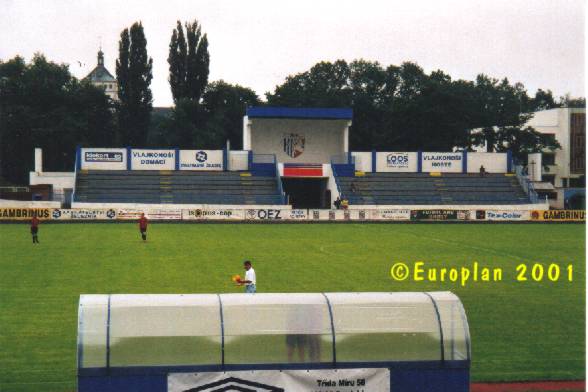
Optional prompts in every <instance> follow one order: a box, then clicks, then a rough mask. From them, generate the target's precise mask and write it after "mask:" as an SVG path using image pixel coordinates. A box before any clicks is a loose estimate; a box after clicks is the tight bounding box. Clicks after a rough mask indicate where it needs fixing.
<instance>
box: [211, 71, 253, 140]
mask: <svg viewBox="0 0 588 392" xmlns="http://www.w3.org/2000/svg"><path fill="white" fill-rule="evenodd" d="M260 104H261V102H260V100H259V97H258V96H257V94H255V91H253V90H251V89H249V88H247V87H242V86H239V85H232V84H229V83H226V82H224V81H223V80H219V81H216V82H213V83H210V84H209V85H208V86H207V88H206V91H205V92H204V95H203V98H202V105H201V108H202V116H203V121H204V124H205V125H204V128H205V129H206V131H207V133H208V134H209V135H211V136H209V137H207V138H206V139H207V140H203V141H202V142H213V143H214V146H215V147H216V148H218V147H219V146H222V145H223V144H224V143H225V141H226V140H229V141H230V142H231V148H232V149H241V148H243V116H244V115H245V111H246V109H247V107H248V106H256V105H260Z"/></svg>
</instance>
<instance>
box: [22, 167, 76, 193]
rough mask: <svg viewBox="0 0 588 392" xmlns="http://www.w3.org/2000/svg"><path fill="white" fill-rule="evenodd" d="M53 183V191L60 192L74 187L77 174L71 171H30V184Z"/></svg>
mask: <svg viewBox="0 0 588 392" xmlns="http://www.w3.org/2000/svg"><path fill="white" fill-rule="evenodd" d="M42 184H50V185H53V191H54V192H56V191H57V192H59V191H60V190H61V191H62V190H63V189H65V188H69V189H73V187H74V185H75V174H74V173H73V172H72V173H69V172H42V173H37V172H29V185H42Z"/></svg>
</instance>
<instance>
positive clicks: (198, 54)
mask: <svg viewBox="0 0 588 392" xmlns="http://www.w3.org/2000/svg"><path fill="white" fill-rule="evenodd" d="M185 27H186V35H184V28H183V27H182V23H181V22H180V21H179V20H178V21H177V26H176V28H175V29H174V30H173V32H172V36H171V39H170V44H169V56H168V58H167V62H168V64H169V83H170V87H171V91H172V96H173V98H174V102H175V103H176V104H177V103H178V102H179V101H180V100H181V99H190V100H193V101H194V102H197V103H198V102H200V99H201V97H202V94H203V93H204V89H205V88H206V85H207V84H208V73H209V65H210V54H209V53H208V38H207V36H206V34H202V29H201V27H200V25H199V24H198V22H197V21H193V22H192V23H186V24H185Z"/></svg>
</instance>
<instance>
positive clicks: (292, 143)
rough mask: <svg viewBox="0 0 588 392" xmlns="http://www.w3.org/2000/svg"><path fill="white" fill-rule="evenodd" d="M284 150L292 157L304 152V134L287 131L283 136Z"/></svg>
mask: <svg viewBox="0 0 588 392" xmlns="http://www.w3.org/2000/svg"><path fill="white" fill-rule="evenodd" d="M282 141H283V143H284V152H285V153H286V154H288V156H289V157H291V158H297V157H299V156H300V155H302V153H303V152H304V143H305V142H306V139H305V137H304V135H299V134H297V133H286V134H284V138H283V140H282Z"/></svg>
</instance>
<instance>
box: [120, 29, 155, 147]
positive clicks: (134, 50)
mask: <svg viewBox="0 0 588 392" xmlns="http://www.w3.org/2000/svg"><path fill="white" fill-rule="evenodd" d="M118 51H119V58H118V60H117V61H116V77H117V81H118V94H119V100H120V101H119V104H118V121H119V143H120V144H126V145H130V146H141V145H143V144H144V143H145V141H146V139H147V132H148V127H149V121H150V116H151V110H152V101H153V98H152V94H151V89H150V87H149V86H150V84H151V79H152V78H153V75H152V68H153V59H151V58H150V57H148V56H147V40H146V38H145V33H144V31H143V25H142V24H141V22H135V23H134V24H133V25H132V26H131V28H130V30H129V29H124V30H123V31H122V33H121V36H120V41H119V50H118Z"/></svg>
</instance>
